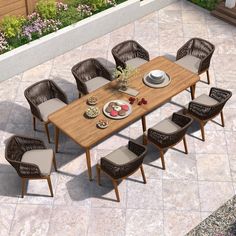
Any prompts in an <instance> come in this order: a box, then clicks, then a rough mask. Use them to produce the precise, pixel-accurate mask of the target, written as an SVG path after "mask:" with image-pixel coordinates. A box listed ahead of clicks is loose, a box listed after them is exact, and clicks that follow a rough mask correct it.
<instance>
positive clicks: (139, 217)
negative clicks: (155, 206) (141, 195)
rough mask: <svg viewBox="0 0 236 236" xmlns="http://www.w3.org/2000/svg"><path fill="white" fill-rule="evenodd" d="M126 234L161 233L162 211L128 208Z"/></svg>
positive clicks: (131, 235) (137, 235) (141, 235)
mask: <svg viewBox="0 0 236 236" xmlns="http://www.w3.org/2000/svg"><path fill="white" fill-rule="evenodd" d="M126 235H127V236H143V235H150V236H152V235H153V236H155V235H163V212H162V211H158V210H146V209H145V210H143V209H128V210H127V211H126Z"/></svg>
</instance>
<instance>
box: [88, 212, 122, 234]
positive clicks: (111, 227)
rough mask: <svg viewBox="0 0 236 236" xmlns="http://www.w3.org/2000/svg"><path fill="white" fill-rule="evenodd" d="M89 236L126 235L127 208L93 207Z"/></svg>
mask: <svg viewBox="0 0 236 236" xmlns="http://www.w3.org/2000/svg"><path fill="white" fill-rule="evenodd" d="M87 235H88V236H100V235H101V236H103V235H114V236H116V235H117V236H122V235H125V210H122V209H112V208H92V209H91V211H90V225H89V229H88V234H87Z"/></svg>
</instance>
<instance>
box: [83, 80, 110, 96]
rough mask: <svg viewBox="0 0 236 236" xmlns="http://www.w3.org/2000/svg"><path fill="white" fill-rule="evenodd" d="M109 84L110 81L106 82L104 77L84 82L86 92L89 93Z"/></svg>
mask: <svg viewBox="0 0 236 236" xmlns="http://www.w3.org/2000/svg"><path fill="white" fill-rule="evenodd" d="M109 82H110V80H107V79H106V78H104V77H101V76H98V77H94V78H92V79H90V80H88V81H86V82H85V84H86V86H87V89H88V92H89V93H91V92H93V91H94V90H96V89H98V88H100V87H102V86H103V85H105V84H108V83H109Z"/></svg>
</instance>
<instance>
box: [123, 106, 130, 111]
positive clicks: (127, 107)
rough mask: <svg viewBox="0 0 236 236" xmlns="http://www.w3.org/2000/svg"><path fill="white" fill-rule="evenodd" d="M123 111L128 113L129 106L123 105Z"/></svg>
mask: <svg viewBox="0 0 236 236" xmlns="http://www.w3.org/2000/svg"><path fill="white" fill-rule="evenodd" d="M121 109H122V110H124V111H128V110H129V106H128V105H122V106H121Z"/></svg>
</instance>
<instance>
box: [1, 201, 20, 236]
mask: <svg viewBox="0 0 236 236" xmlns="http://www.w3.org/2000/svg"><path fill="white" fill-rule="evenodd" d="M0 207H1V210H0V229H1V232H0V235H9V233H10V228H11V222H12V220H13V217H14V213H15V209H16V204H1V205H0Z"/></svg>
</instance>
